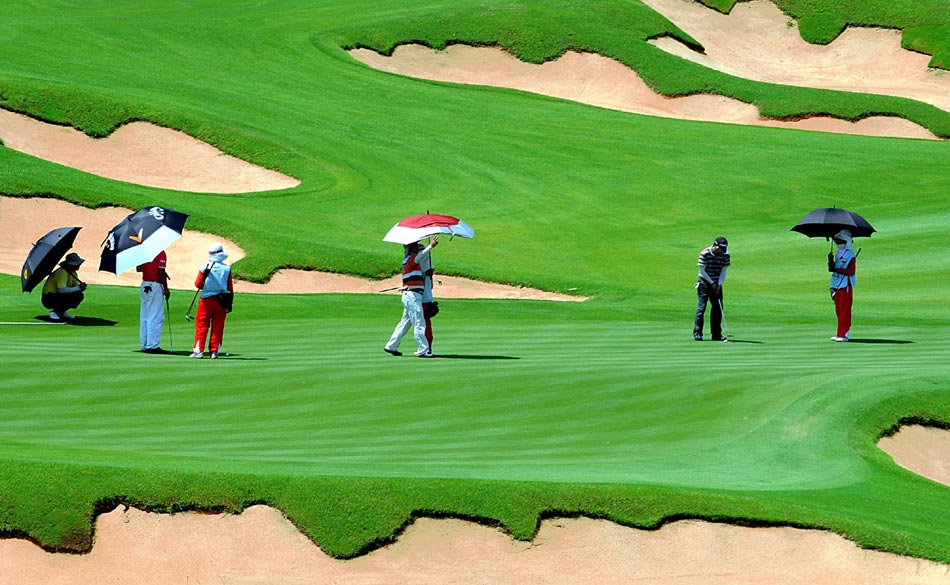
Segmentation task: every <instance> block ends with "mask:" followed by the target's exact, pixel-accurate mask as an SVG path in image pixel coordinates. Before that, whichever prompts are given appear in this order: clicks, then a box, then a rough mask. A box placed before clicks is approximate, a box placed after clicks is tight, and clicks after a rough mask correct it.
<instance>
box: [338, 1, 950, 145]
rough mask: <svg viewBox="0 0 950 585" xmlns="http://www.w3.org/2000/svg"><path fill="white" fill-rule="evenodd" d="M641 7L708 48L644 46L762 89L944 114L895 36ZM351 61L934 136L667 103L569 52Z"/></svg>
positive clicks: (609, 99) (413, 54)
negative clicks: (908, 104)
mask: <svg viewBox="0 0 950 585" xmlns="http://www.w3.org/2000/svg"><path fill="white" fill-rule="evenodd" d="M646 3H647V4H648V5H649V6H650V7H651V8H653V9H654V10H656V11H657V12H660V13H661V14H663V15H664V16H666V17H667V18H669V19H670V20H671V21H673V22H674V23H676V24H677V26H679V27H680V28H682V29H683V30H684V31H686V32H687V33H688V34H690V35H691V36H692V37H693V38H695V39H697V40H698V41H699V42H700V43H702V44H703V48H704V49H705V51H704V52H702V53H700V52H698V51H695V50H693V49H692V48H690V47H687V46H686V45H684V44H682V43H680V42H679V41H677V40H675V39H673V38H671V37H669V36H661V37H658V38H655V39H652V40H651V41H650V42H651V43H652V44H654V45H655V46H657V47H658V48H660V49H662V50H664V51H666V52H668V53H671V54H673V55H676V56H678V57H681V58H684V59H688V60H691V61H694V62H697V63H699V64H701V65H703V66H705V67H709V68H712V69H716V70H718V71H723V72H726V73H729V74H730V75H735V76H738V77H744V78H747V79H751V80H756V81H763V82H768V83H776V84H782V85H792V86H800V87H810V88H823V89H833V90H845V91H857V92H864V93H873V94H882V95H893V96H899V97H906V98H910V99H915V100H918V101H921V102H924V103H928V104H932V105H934V106H936V107H938V108H941V109H943V110H945V111H950V74H947V73H944V72H940V73H938V72H936V71H935V70H933V69H930V68H929V67H928V62H929V58H928V57H927V56H925V55H921V54H919V53H914V52H912V51H907V50H904V49H902V48H901V47H900V32H899V31H894V30H889V29H871V28H851V27H849V28H847V29H846V30H845V31H844V32H843V33H842V34H841V35H840V36H839V37H838V39H836V40H835V41H834V42H832V43H831V44H829V45H827V46H818V45H811V44H809V43H807V42H805V41H804V40H802V39H801V36H800V35H799V33H798V28H797V25H796V24H795V23H794V22H792V23H790V22H789V18H788V17H787V16H786V15H785V14H783V13H782V12H781V11H780V10H779V9H778V8H777V7H776V6H775V5H774V4H772V3H771V2H767V1H765V0H753V1H752V2H744V3H739V4H737V5H736V6H735V7H734V8H733V10H732V11H731V13H730V14H729V15H723V14H721V13H719V12H717V11H715V10H712V9H709V8H706V7H704V6H702V5H700V4H699V3H696V2H684V1H682V0H648V1H647V2H646ZM350 55H352V56H353V57H354V58H356V59H357V60H359V61H361V62H363V63H365V64H367V65H369V66H370V67H373V68H376V69H379V70H382V71H387V72H390V73H396V74H400V75H405V76H408V77H416V78H420V79H430V80H436V81H447V82H453V83H463V84H472V85H487V86H494V87H507V88H512V89H519V90H523V91H529V92H533V93H538V94H543V95H549V96H553V97H559V98H562V99H567V100H572V101H577V102H580V103H585V104H589V105H594V106H599V107H604V108H609V109H615V110H621V111H627V112H633V113H639V114H646V115H652V116H661V117H669V118H678V119H687V120H702V121H711V122H724V123H733V124H747V125H757V126H771V127H784V128H797V129H804V130H815V131H823V132H837V133H848V134H863V135H870V136H885V137H887V136H890V137H905V138H921V139H937V137H936V136H935V135H934V134H933V133H932V132H930V131H929V130H927V129H926V128H923V127H922V126H920V125H918V124H916V123H914V122H911V121H909V120H905V119H903V118H899V117H896V116H869V117H866V118H864V119H861V120H858V121H855V122H852V121H849V120H844V119H839V118H834V117H831V116H828V115H817V116H810V117H802V118H799V119H794V120H777V119H770V118H763V117H762V116H760V115H759V111H758V108H756V107H755V106H754V105H752V104H747V103H744V102H741V101H738V100H735V99H732V98H728V97H724V96H719V95H712V94H696V95H691V96H685V97H673V98H671V97H666V96H663V95H660V94H657V93H655V92H654V91H653V90H652V89H651V88H649V87H648V86H647V84H646V83H645V82H644V81H643V80H642V79H641V78H640V76H639V75H637V73H636V72H635V71H634V70H632V69H630V68H628V67H627V66H626V65H623V64H622V63H620V62H619V61H615V60H613V59H608V58H606V57H602V56H600V55H596V54H593V53H582V52H576V51H568V52H566V53H565V54H564V55H562V56H561V57H560V58H558V59H557V60H555V61H550V62H547V63H543V64H541V65H534V64H530V63H525V62H522V61H519V60H518V59H517V58H515V57H514V56H512V55H510V54H508V53H506V52H505V51H504V50H502V49H501V48H499V47H484V46H482V47H473V46H468V45H462V44H453V45H449V46H448V47H446V48H445V49H444V50H441V51H436V50H434V49H430V48H428V47H425V46H423V45H418V44H405V45H400V46H397V47H396V48H395V50H394V51H393V53H392V55H391V56H389V57H387V56H384V55H381V54H379V53H376V52H375V51H372V50H370V49H365V48H358V49H353V50H351V51H350Z"/></svg>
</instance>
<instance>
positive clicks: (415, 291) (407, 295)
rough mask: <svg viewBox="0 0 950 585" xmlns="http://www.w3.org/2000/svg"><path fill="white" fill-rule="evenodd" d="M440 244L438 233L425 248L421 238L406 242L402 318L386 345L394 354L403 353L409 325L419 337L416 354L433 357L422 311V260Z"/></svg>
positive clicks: (423, 279)
mask: <svg viewBox="0 0 950 585" xmlns="http://www.w3.org/2000/svg"><path fill="white" fill-rule="evenodd" d="M438 245H439V237H438V236H435V237H433V238H432V242H431V243H430V244H429V245H428V246H426V247H425V248H424V249H422V250H420V249H419V242H413V243H411V244H406V246H405V249H404V250H405V257H404V258H403V261H402V307H403V310H402V319H400V320H399V323H398V324H396V328H395V329H393V334H392V336H391V337H390V338H389V341H388V342H387V343H386V345H385V346H384V347H383V350H384V351H385V352H386V353H388V354H391V355H395V356H401V355H402V353H401V352H400V351H399V343H400V342H401V341H402V338H403V336H405V335H406V333H408V332H409V329H410V327H411V328H412V331H413V337H414V338H415V340H416V353H415V355H416V357H423V358H431V357H434V356H433V355H432V352H431V351H430V350H429V341H428V340H427V339H426V323H425V318H424V317H423V315H422V293H423V292H425V274H424V272H423V270H422V263H423V262H425V260H426V258H428V257H429V254H430V253H431V252H432V249H433V248H435V247H436V246H438Z"/></svg>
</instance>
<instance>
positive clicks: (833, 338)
mask: <svg viewBox="0 0 950 585" xmlns="http://www.w3.org/2000/svg"><path fill="white" fill-rule="evenodd" d="M831 341H837V342H839V343H840V342H842V341H848V338H847V337H838V336H837V335H836V336H834V337H832V338H831Z"/></svg>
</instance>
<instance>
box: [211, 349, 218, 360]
mask: <svg viewBox="0 0 950 585" xmlns="http://www.w3.org/2000/svg"><path fill="white" fill-rule="evenodd" d="M211 359H213V360H216V359H218V352H216V351H212V352H211Z"/></svg>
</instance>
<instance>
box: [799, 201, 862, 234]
mask: <svg viewBox="0 0 950 585" xmlns="http://www.w3.org/2000/svg"><path fill="white" fill-rule="evenodd" d="M844 229H846V230H848V231H850V232H851V235H852V236H853V237H856V238H867V237H870V236H871V234H872V233H874V231H875V230H874V228H873V227H871V224H869V223H868V222H867V220H866V219H864V218H863V217H861V216H860V215H858V214H857V213H855V212H853V211H848V210H847V209H841V208H839V207H824V208H821V209H816V210H814V211H811V212H809V214H808V215H806V216H805V217H803V218H802V220H801V221H800V222H798V223H797V224H795V226H794V227H793V228H792V230H791V231H793V232H798V233H801V234H805V235H806V236H808V237H809V238H830V237H831V236H833V235H835V234H836V233H838V232H839V231H841V230H844Z"/></svg>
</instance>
